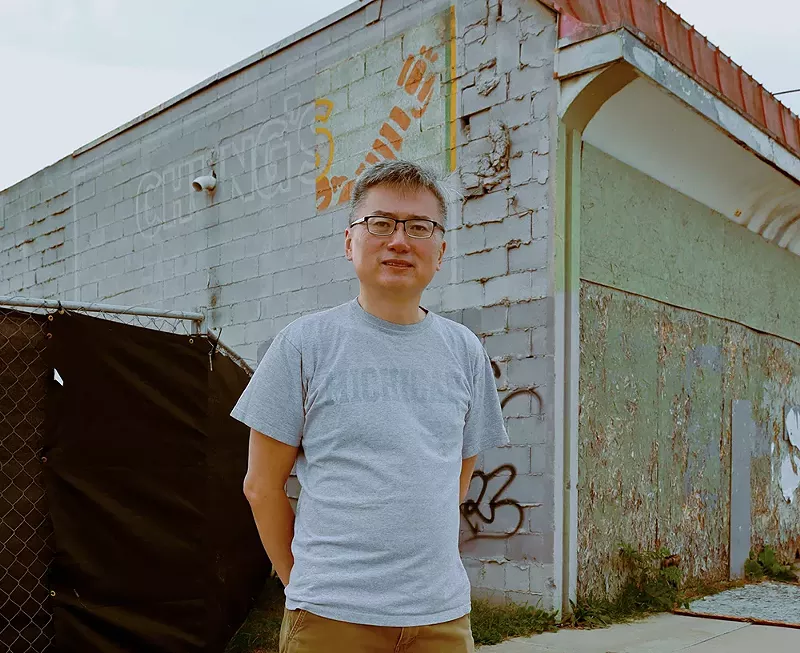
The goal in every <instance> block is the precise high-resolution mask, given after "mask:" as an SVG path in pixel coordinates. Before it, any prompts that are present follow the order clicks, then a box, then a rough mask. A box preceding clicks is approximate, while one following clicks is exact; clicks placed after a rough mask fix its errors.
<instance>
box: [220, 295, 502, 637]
mask: <svg viewBox="0 0 800 653" xmlns="http://www.w3.org/2000/svg"><path fill="white" fill-rule="evenodd" d="M231 414H232V415H233V417H235V418H236V419H238V420H239V421H241V422H244V423H245V424H247V425H248V426H250V427H252V428H254V429H256V430H257V431H260V432H261V433H264V434H266V435H268V436H270V437H272V438H274V439H276V440H280V441H281V442H284V443H286V444H290V445H292V446H300V450H299V451H298V457H297V463H296V466H297V478H298V481H299V482H300V485H301V488H302V489H301V492H300V496H299V498H298V502H297V509H296V517H295V527H294V539H293V541H292V553H293V555H294V567H293V568H292V572H291V575H290V578H289V584H288V585H287V586H286V588H285V594H286V607H287V608H288V609H289V610H294V609H305V610H308V611H309V612H313V613H314V614H317V615H320V616H323V617H328V618H329V619H337V620H339V621H349V622H352V623H359V624H371V625H376V626H422V625H427V624H434V623H441V622H444V621H450V620H452V619H457V618H459V617H462V616H464V615H465V614H467V613H469V612H470V584H469V579H468V578H467V574H466V571H465V569H464V565H463V564H462V562H461V557H460V555H459V550H458V538H459V520H460V513H459V476H460V473H461V460H462V459H463V458H469V457H470V456H474V455H475V454H477V453H479V452H480V451H482V450H484V449H488V448H490V447H496V446H499V445H504V444H508V435H507V434H506V431H505V426H504V424H503V417H502V414H501V412H500V402H499V398H498V396H497V390H496V388H495V383H494V376H493V374H492V369H491V363H490V361H489V357H488V356H487V355H486V352H485V350H484V349H483V347H482V346H481V343H480V340H478V338H477V337H476V336H475V335H474V334H473V333H472V332H471V331H470V330H469V329H467V328H466V327H464V326H462V325H460V324H458V323H456V322H453V321H452V320H448V319H446V318H443V317H441V316H439V315H436V314H435V313H431V312H428V313H427V314H426V316H425V318H424V319H423V320H422V321H421V322H418V323H417V324H409V325H400V324H394V323H391V322H387V321H385V320H381V319H379V318H377V317H375V316H373V315H370V314H369V313H367V312H366V311H364V309H363V308H361V305H360V304H359V303H358V301H357V299H353V300H351V301H350V302H348V303H346V304H342V305H341V306H338V307H336V308H332V309H329V310H326V311H322V312H319V313H315V314H312V315H307V316H304V317H301V318H299V319H298V320H295V321H294V322H292V323H291V324H289V325H288V326H287V327H286V328H284V329H283V330H282V331H281V332H280V333H279V334H278V335H277V337H276V338H275V340H274V342H273V343H272V345H271V346H270V348H269V349H268V350H267V352H266V354H264V357H263V359H262V360H261V363H260V364H259V366H258V369H257V370H256V372H255V374H254V375H253V378H252V379H251V381H250V383H249V385H248V386H247V389H246V390H245V391H244V393H243V394H242V396H241V398H240V399H239V402H238V403H237V404H236V407H235V408H234V409H233V412H232V413H231Z"/></svg>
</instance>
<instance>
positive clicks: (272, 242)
mask: <svg viewBox="0 0 800 653" xmlns="http://www.w3.org/2000/svg"><path fill="white" fill-rule="evenodd" d="M340 16H341V19H340V20H336V21H334V22H331V21H328V23H330V24H327V25H326V26H323V27H322V28H321V29H318V30H317V31H314V32H311V31H309V34H308V35H307V36H306V37H305V38H302V39H300V40H296V41H295V42H292V43H290V44H289V45H287V47H283V48H279V49H276V50H275V51H274V52H273V53H271V54H268V56H255V57H253V58H252V59H251V60H250V62H251V63H250V65H248V66H246V67H240V69H238V70H234V71H223V72H222V73H220V74H219V75H218V79H217V80H216V81H212V82H211V83H209V84H207V85H204V86H202V87H201V88H198V89H196V90H195V91H194V92H191V93H189V94H187V95H186V97H184V98H183V99H182V100H180V101H178V102H174V103H172V104H171V105H170V106H168V107H166V108H164V109H163V110H155V111H154V112H151V113H152V115H151V116H150V117H147V118H146V119H144V120H140V121H138V122H136V123H135V124H133V125H132V126H130V127H128V128H126V129H123V130H120V131H119V133H116V134H113V135H110V136H109V137H105V138H103V139H99V141H98V142H96V143H93V144H90V145H89V146H86V147H84V148H82V149H81V150H79V151H78V152H76V153H75V154H74V155H73V156H69V157H67V158H65V159H63V160H61V161H59V162H58V163H56V164H55V165H53V166H51V167H49V168H47V169H45V170H43V171H41V172H40V173H38V174H36V175H34V176H33V177H31V178H29V179H26V180H25V181H23V182H21V183H19V184H17V185H15V186H13V187H12V188H10V189H7V190H6V191H3V192H2V193H0V294H12V295H14V294H16V295H22V296H27V297H45V298H58V299H62V300H78V301H101V302H107V303H114V304H123V305H140V304H141V305H147V306H152V307H159V308H169V309H180V310H197V311H201V312H203V313H205V314H206V316H207V320H206V325H205V326H207V327H210V328H214V329H220V328H221V329H222V339H223V340H224V341H225V342H226V344H228V345H229V346H231V347H232V348H233V349H235V350H236V351H237V352H238V353H239V354H240V355H241V356H243V357H244V358H245V359H247V360H249V361H250V362H251V363H255V362H256V361H257V358H258V355H259V349H261V350H262V351H263V349H264V344H265V343H267V342H268V341H270V340H271V338H272V337H274V335H275V334H276V333H277V332H278V331H279V330H280V329H281V328H283V327H284V326H285V325H286V324H288V323H289V322H291V321H292V320H294V319H296V318H297V317H299V316H300V315H302V314H304V313H308V312H313V311H317V310H320V309H323V308H326V307H330V306H335V305H337V304H339V303H342V302H344V301H346V300H348V299H350V298H352V297H354V296H355V295H356V294H357V289H358V284H357V281H356V280H355V277H354V274H353V270H352V266H351V264H350V263H349V262H348V261H346V260H345V259H344V256H343V231H344V228H345V226H346V224H347V213H346V204H347V198H348V194H349V186H350V182H352V180H353V179H354V178H355V176H356V174H357V173H358V171H359V169H360V166H361V165H368V164H369V163H372V162H374V161H376V160H380V159H383V158H387V157H392V156H400V157H404V158H409V159H412V160H417V161H421V162H424V163H427V164H428V165H430V166H433V167H435V168H436V169H438V170H439V171H440V172H441V173H443V174H444V175H445V176H446V177H447V178H448V181H449V183H450V185H451V186H453V187H454V188H457V189H460V190H461V193H462V195H463V198H461V199H459V198H457V197H455V198H454V199H453V201H452V202H451V213H450V216H449V230H448V234H447V240H448V243H449V249H448V253H447V260H446V265H445V267H444V268H443V269H442V271H441V272H440V273H439V274H438V275H437V277H436V279H435V280H434V283H433V284H432V286H431V288H430V289H429V290H428V291H426V293H425V296H424V297H423V301H424V303H425V305H426V306H427V307H428V308H430V309H432V310H434V311H437V312H439V313H441V314H443V315H445V316H447V317H450V318H452V319H454V320H458V321H460V322H462V323H463V324H465V325H467V326H468V327H470V328H471V329H472V330H473V331H474V332H475V333H477V334H478V335H479V336H480V337H481V339H482V340H483V342H484V345H485V347H486V349H487V351H488V352H489V355H490V356H491V357H492V359H493V361H494V363H495V369H496V373H497V383H498V389H499V390H500V393H501V397H502V398H503V401H504V404H505V405H504V412H505V415H506V416H507V417H508V429H509V433H510V437H511V446H510V447H505V448H499V449H496V450H493V451H490V452H487V453H486V454H485V455H483V456H482V457H481V459H480V460H479V463H478V466H477V469H478V470H479V471H480V472H481V476H480V477H479V478H476V479H475V480H474V481H473V485H472V487H471V490H470V494H469V497H468V503H469V501H472V502H477V503H474V504H473V505H472V507H473V511H472V512H471V513H470V514H469V515H467V516H465V517H464V518H463V519H462V530H463V533H462V554H463V556H464V561H465V565H466V567H467V570H468V573H469V574H470V578H471V580H472V584H473V588H474V589H475V592H476V594H479V595H488V596H492V597H495V598H508V599H512V600H515V601H520V602H528V603H531V604H535V603H536V602H537V601H541V602H542V605H543V606H545V607H549V606H552V605H554V604H557V603H558V601H557V600H556V598H555V597H554V589H555V588H554V584H553V578H554V563H556V562H558V561H559V557H557V556H556V555H555V552H554V547H553V531H554V515H553V497H554V488H555V478H554V460H553V458H554V440H553V438H554V434H553V378H554V373H553V354H554V333H553V302H552V298H553V295H554V285H553V277H554V275H553V272H552V251H553V249H552V233H553V216H554V183H553V182H554V180H553V171H554V169H555V165H554V152H555V139H556V134H557V129H556V120H557V118H556V111H555V104H556V82H555V80H554V79H553V65H554V49H555V44H556V32H555V17H554V15H553V14H552V13H551V12H550V11H549V10H547V9H546V8H544V7H543V6H541V5H539V4H538V3H536V2H535V1H531V0H513V1H512V0H505V1H504V2H502V3H500V2H498V1H497V0H475V1H472V2H458V3H455V4H453V5H451V4H450V3H448V2H446V1H445V0H419V1H417V2H414V1H413V0H412V1H409V0H405V1H401V0H384V1H383V3H380V2H369V3H364V5H363V6H359V5H354V6H352V7H351V8H348V9H346V10H343V12H340ZM264 54H267V53H264ZM454 82H455V83H454ZM168 104H169V103H168ZM212 170H213V171H214V172H215V174H216V175H217V178H218V188H217V190H216V192H215V193H214V194H213V195H212V196H209V195H207V194H206V193H196V192H194V191H193V190H192V189H191V181H192V179H193V178H194V177H196V176H198V175H200V174H209V173H210V172H211V171H212ZM509 476H512V477H513V478H512V479H511V482H510V483H509V484H507V485H506V481H508V479H509ZM504 485H505V487H504ZM296 490H297V488H296V482H295V483H290V492H292V493H294V491H296ZM504 500H511V501H512V503H511V504H508V503H500V502H503V501H504Z"/></svg>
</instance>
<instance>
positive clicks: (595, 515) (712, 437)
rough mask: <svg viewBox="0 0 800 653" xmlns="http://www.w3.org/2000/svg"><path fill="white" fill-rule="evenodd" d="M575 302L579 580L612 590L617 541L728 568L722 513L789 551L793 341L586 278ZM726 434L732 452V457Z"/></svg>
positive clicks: (702, 572)
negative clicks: (741, 414) (745, 426)
mask: <svg viewBox="0 0 800 653" xmlns="http://www.w3.org/2000/svg"><path fill="white" fill-rule="evenodd" d="M580 310H581V365H580V401H581V411H580V420H579V434H580V437H579V463H578V469H579V489H578V503H579V506H578V510H579V514H578V533H579V543H578V545H579V546H578V552H579V553H578V556H579V558H578V565H579V578H578V588H579V593H580V594H582V595H585V594H587V593H591V592H600V593H610V594H613V593H614V592H615V591H616V590H617V589H618V583H619V580H620V577H621V576H620V574H619V570H618V569H616V568H615V565H614V560H615V559H616V555H615V554H616V551H617V550H618V548H619V544H620V543H622V542H626V543H632V544H634V545H639V546H641V547H643V548H647V549H650V550H652V549H655V548H657V547H661V546H664V547H667V548H668V549H670V550H671V551H672V552H673V553H678V554H680V555H681V559H682V563H681V567H682V568H683V570H684V571H685V572H686V573H688V574H690V575H693V576H703V577H706V578H710V579H715V578H716V579H723V578H727V577H728V575H729V571H730V570H729V563H730V557H731V542H732V537H735V531H736V530H737V528H733V529H732V528H731V518H732V515H733V516H734V519H736V520H737V522H739V523H740V524H741V525H742V530H743V537H744V540H745V541H744V549H745V550H747V549H749V547H751V546H752V547H754V548H756V549H757V548H759V547H761V546H763V545H766V544H768V545H771V546H773V547H774V548H775V549H776V550H778V551H779V552H781V553H782V554H783V555H784V556H785V557H787V558H794V557H795V555H796V553H797V552H798V551H800V490H798V486H799V485H800V447H798V445H800V437H798V436H800V428H798V419H800V409H798V407H800V344H798V343H794V342H790V341H788V340H784V339H781V338H778V337H775V336H771V335H768V334H763V333H759V332H756V331H753V330H751V329H748V328H746V327H744V326H741V325H739V324H736V323H733V322H728V321H725V320H722V319H719V318H714V317H710V316H707V315H704V314H700V313H696V312H694V311H689V310H685V309H680V308H676V307H672V306H669V305H666V304H661V303H659V302H656V301H654V300H650V299H646V298H643V297H640V296H637V295H630V294H627V293H625V292H622V291H618V290H613V289H610V288H607V287H605V286H598V285H594V284H591V283H588V282H584V283H583V285H582V288H581V304H580ZM743 403H744V404H746V406H747V412H748V413H751V414H752V424H753V426H752V428H751V431H750V432H748V433H745V434H744V437H742V436H741V435H739V436H736V434H735V433H734V430H735V428H736V423H737V422H736V420H734V419H733V417H734V416H733V411H734V409H735V408H736V406H737V405H738V406H741V405H742V404H743ZM739 421H741V420H739ZM737 437H738V442H740V443H741V442H744V444H745V445H746V451H745V452H744V458H742V457H741V455H740V454H737V456H736V457H734V456H732V446H733V445H736V443H737ZM739 446H741V444H740V445H739ZM736 460H738V461H740V462H735V461H736ZM742 460H743V462H741V461H742ZM734 464H735V465H744V466H743V467H738V468H732V465H734ZM737 469H738V471H737ZM740 486H742V487H740ZM732 495H733V496H734V497H735V498H734V500H733V504H732V498H731V497H732ZM742 496H743V497H744V498H742Z"/></svg>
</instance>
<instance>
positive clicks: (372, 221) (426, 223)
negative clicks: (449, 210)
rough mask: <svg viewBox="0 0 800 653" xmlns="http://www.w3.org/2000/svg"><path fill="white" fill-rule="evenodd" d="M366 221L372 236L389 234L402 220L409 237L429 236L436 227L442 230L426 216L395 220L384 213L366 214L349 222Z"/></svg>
mask: <svg viewBox="0 0 800 653" xmlns="http://www.w3.org/2000/svg"><path fill="white" fill-rule="evenodd" d="M362 222H364V223H366V225H367V231H369V232H370V233H371V234H372V235H373V236H391V235H392V234H393V233H394V230H395V229H396V228H397V223H398V222H402V223H403V228H404V229H405V232H406V235H407V236H408V237H409V238H430V237H431V236H433V232H434V231H436V227H439V229H441V230H442V231H444V227H443V226H442V225H440V224H439V223H438V222H434V221H433V220H428V219H426V218H412V219H410V220H397V219H395V218H389V217H386V216H384V215H368V216H366V217H364V218H361V219H359V220H355V221H354V222H352V223H351V224H350V226H351V227H352V226H353V225H356V224H360V223H362Z"/></svg>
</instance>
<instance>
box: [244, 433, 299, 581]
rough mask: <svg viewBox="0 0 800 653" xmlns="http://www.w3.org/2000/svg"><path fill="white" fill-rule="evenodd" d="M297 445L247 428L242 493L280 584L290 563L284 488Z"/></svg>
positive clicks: (290, 525)
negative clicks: (248, 442)
mask: <svg viewBox="0 0 800 653" xmlns="http://www.w3.org/2000/svg"><path fill="white" fill-rule="evenodd" d="M298 448H299V447H292V446H290V445H288V444H284V443H283V442H279V441H278V440H275V439H273V438H270V437H268V436H266V435H264V434H263V433H259V432H258V431H256V430H255V429H250V452H249V458H248V461H247V475H246V476H245V479H244V494H245V496H246V497H247V500H248V501H249V502H250V508H251V510H252V511H253V518H254V519H255V522H256V528H258V534H259V536H260V537H261V543H262V544H263V545H264V549H265V550H266V552H267V555H268V556H269V559H270V560H271V561H272V567H273V569H274V570H275V573H277V574H278V577H279V578H280V579H281V582H282V583H283V584H284V585H288V584H289V575H290V573H291V571H292V567H293V566H294V556H293V555H292V539H293V538H294V511H293V510H292V504H291V503H289V498H288V497H287V496H286V491H285V489H284V487H285V485H286V481H287V479H288V478H289V474H291V472H292V466H293V465H294V461H295V459H296V458H297V450H298Z"/></svg>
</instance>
